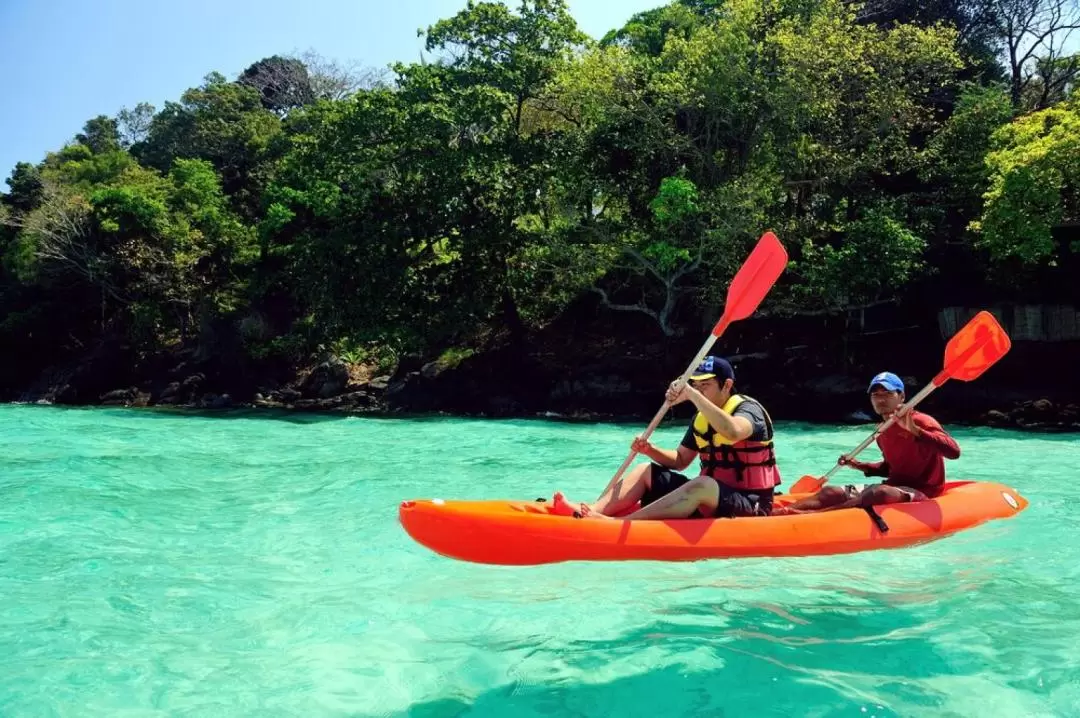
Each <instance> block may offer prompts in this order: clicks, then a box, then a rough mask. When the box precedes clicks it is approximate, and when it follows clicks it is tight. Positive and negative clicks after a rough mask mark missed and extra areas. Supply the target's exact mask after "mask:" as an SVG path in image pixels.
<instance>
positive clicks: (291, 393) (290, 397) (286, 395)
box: [270, 387, 303, 404]
mask: <svg viewBox="0 0 1080 718" xmlns="http://www.w3.org/2000/svg"><path fill="white" fill-rule="evenodd" d="M270 398H271V399H273V400H275V401H280V402H283V403H285V404H290V403H292V402H294V401H299V400H300V399H301V398H303V394H301V393H300V392H298V391H297V390H296V389H291V388H289V387H285V388H284V389H278V390H277V391H274V392H271V393H270Z"/></svg>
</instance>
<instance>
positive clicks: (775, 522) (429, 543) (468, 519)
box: [398, 481, 1028, 566]
mask: <svg viewBox="0 0 1080 718" xmlns="http://www.w3.org/2000/svg"><path fill="white" fill-rule="evenodd" d="M799 498H802V496H798V495H778V496H777V497H776V499H775V503H776V504H778V505H784V504H789V503H791V502H793V501H796V500H797V499H799ZM1027 505H1028V502H1027V500H1026V499H1024V498H1023V497H1022V496H1021V495H1020V494H1018V493H1017V492H1016V491H1015V490H1014V489H1012V488H1009V487H1007V486H1002V485H1001V484H995V483H988V482H975V481H954V482H949V483H948V484H946V486H945V491H944V492H943V493H942V495H941V496H939V497H938V498H936V499H932V500H929V501H920V502H915V503H905V504H891V505H887V506H878V507H875V511H876V514H877V516H878V517H880V520H881V522H883V523H881V525H880V526H879V525H878V522H877V520H876V519H875V517H874V516H872V515H871V514H870V513H869V512H867V511H864V510H863V509H842V510H839V511H826V512H823V513H812V514H799V515H794V516H770V517H767V518H738V519H680V520H672V521H627V520H624V519H597V518H584V519H575V518H570V517H564V516H557V515H555V514H552V513H551V509H550V505H549V504H548V503H545V502H541V501H444V500H442V499H423V500H409V501H403V502H402V503H401V505H400V507H399V509H398V518H399V520H400V521H401V525H402V526H403V527H404V529H405V531H406V532H407V533H408V534H409V536H411V537H412V538H413V540H415V541H416V542H417V543H419V544H421V545H422V546H425V547H427V548H428V549H430V550H432V551H434V552H436V553H438V554H441V555H443V556H447V557H449V558H454V559H459V560H462V561H471V562H474V563H485V564H500V565H509V566H526V565H536V564H545V563H556V562H559V561H633V560H646V561H697V560H702V559H710V558H749V557H764V556H772V557H780V556H820V555H827V554H841V553H855V552H858V551H870V550H874V549H894V548H902V547H904V546H911V545H914V544H919V543H925V542H928V541H933V540H936V539H939V538H943V537H945V536H948V535H950V534H953V533H956V532H957V531H963V530H964V529H969V528H972V527H974V526H978V525H979V524H982V523H984V522H986V521H990V520H992V519H1003V518H1009V517H1010V516H1014V515H1016V514H1018V513H1020V512H1021V511H1023V510H1024V509H1025V508H1027ZM883 528H884V529H887V530H884V531H883V530H882V529H883Z"/></svg>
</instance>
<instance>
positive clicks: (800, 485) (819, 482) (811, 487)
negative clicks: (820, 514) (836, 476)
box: [791, 476, 825, 494]
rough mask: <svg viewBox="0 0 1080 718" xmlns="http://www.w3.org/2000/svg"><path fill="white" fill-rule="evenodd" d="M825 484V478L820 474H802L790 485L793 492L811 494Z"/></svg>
mask: <svg viewBox="0 0 1080 718" xmlns="http://www.w3.org/2000/svg"><path fill="white" fill-rule="evenodd" d="M824 485H825V479H824V478H822V477H820V476H803V477H802V478H801V479H799V480H798V481H796V482H795V483H794V484H793V485H792V487H791V493H793V494H812V493H815V492H816V491H817V490H818V489H820V488H821V487H822V486H824Z"/></svg>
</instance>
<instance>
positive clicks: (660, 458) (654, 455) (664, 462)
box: [639, 428, 698, 471]
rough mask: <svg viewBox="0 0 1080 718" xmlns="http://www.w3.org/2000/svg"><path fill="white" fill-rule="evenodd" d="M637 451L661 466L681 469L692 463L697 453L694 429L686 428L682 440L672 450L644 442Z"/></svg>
mask: <svg viewBox="0 0 1080 718" xmlns="http://www.w3.org/2000/svg"><path fill="white" fill-rule="evenodd" d="M639 453H641V454H643V455H644V456H647V457H649V459H651V460H652V461H655V462H656V463H658V464H660V465H661V466H666V467H667V468H669V469H677V470H679V471H682V470H683V469H685V468H686V467H687V466H689V465H690V464H692V463H693V461H694V459H695V458H696V457H697V455H698V452H697V444H695V443H694V431H693V429H691V428H688V429H687V430H686V433H685V434H684V435H683V438H682V441H681V442H679V446H678V447H677V448H676V449H675V450H674V451H672V450H671V449H658V448H656V447H655V446H653V445H652V444H649V443H648V442H646V446H644V447H642V450H641V451H640V452H639Z"/></svg>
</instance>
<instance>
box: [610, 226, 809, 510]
mask: <svg viewBox="0 0 1080 718" xmlns="http://www.w3.org/2000/svg"><path fill="white" fill-rule="evenodd" d="M787 261H788V255H787V251H786V250H785V249H784V245H782V244H780V240H778V239H777V238H776V235H775V234H773V233H772V232H766V233H765V234H763V235H761V238H760V239H759V240H758V243H757V245H756V246H755V247H754V250H753V251H752V252H751V253H750V256H749V257H747V258H746V261H745V262H743V265H742V267H740V268H739V271H738V272H737V273H736V274H735V277H734V279H732V280H731V285H730V286H729V287H728V293H727V300H726V301H725V302H724V314H723V315H722V316H721V317H720V321H718V322H717V323H716V326H714V327H713V329H712V332H711V333H710V334H709V336H708V337H707V338H706V339H705V343H704V344H702V345H701V349H700V350H699V351H698V353H697V356H695V357H694V359H693V361H691V362H690V365H689V366H687V367H686V371H684V372H683V374H682V376H681V377H679V379H678V382H679V385H680V386H682V385H683V384H686V380H687V379H688V378H689V376H690V374H691V372H693V371H694V369H696V368H697V366H698V364H700V363H701V362H702V361H704V359H705V357H706V355H708V353H709V349H710V348H711V347H712V345H713V342H715V341H716V340H717V339H719V338H720V335H722V334H723V333H724V331H726V330H727V328H728V325H730V324H731V323H732V322H733V321H736V320H738V319H745V318H746V317H748V316H750V315H751V314H753V313H754V310H755V309H757V307H758V305H759V304H761V300H762V299H764V298H765V295H766V294H768V293H769V290H770V289H772V286H773V285H774V284H775V283H776V280H777V279H778V278H779V277H780V275H781V274H782V273H783V271H784V268H785V267H786V266H787ZM670 408H671V404H670V403H668V401H667V399H664V404H663V406H661V407H660V411H658V412H656V416H654V417H653V420H652V421H651V422H650V423H649V426H648V428H647V429H645V433H643V434H642V435H641V438H642V439H648V438H649V436H650V435H651V434H652V432H653V430H655V429H656V427H657V425H658V424H659V423H660V420H661V419H663V418H664V414H666V413H667V411H668V409H670ZM636 454H637V452H635V451H634V450H633V449H631V450H630V455H629V456H627V457H626V460H625V461H623V463H622V466H620V467H619V470H618V471H617V472H615V476H614V477H613V478H612V479H611V481H610V482H609V483H608V485H607V488H605V489H604V491H603V492H602V494H603V493H607V491H608V490H609V489H610V488H611V487H612V486H614V485H615V484H616V482H618V481H619V479H620V478H621V477H622V475H623V472H624V471H626V469H627V467H628V466H630V463H631V462H632V461H633V460H634V456H635V455H636Z"/></svg>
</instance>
